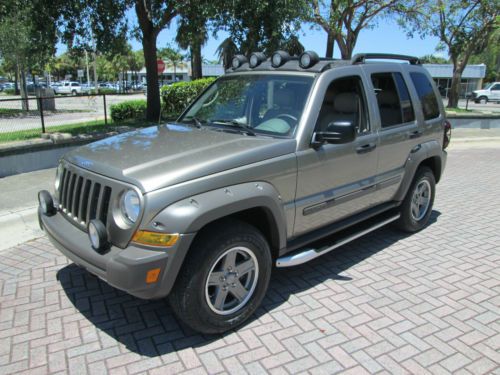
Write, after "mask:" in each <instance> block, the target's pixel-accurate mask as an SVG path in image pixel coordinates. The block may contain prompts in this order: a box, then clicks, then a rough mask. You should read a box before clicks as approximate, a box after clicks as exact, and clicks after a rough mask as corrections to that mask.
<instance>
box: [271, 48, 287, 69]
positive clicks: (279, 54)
mask: <svg viewBox="0 0 500 375" xmlns="http://www.w3.org/2000/svg"><path fill="white" fill-rule="evenodd" d="M288 60H290V55H289V54H288V52H285V51H276V52H274V53H273V56H272V57H271V65H272V66H273V68H279V67H280V66H281V65H283V64H284V63H286V62H287V61H288Z"/></svg>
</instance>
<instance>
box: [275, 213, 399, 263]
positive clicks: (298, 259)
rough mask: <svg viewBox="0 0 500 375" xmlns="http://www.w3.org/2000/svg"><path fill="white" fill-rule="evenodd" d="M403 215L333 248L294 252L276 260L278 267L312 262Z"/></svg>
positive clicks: (353, 236)
mask: <svg viewBox="0 0 500 375" xmlns="http://www.w3.org/2000/svg"><path fill="white" fill-rule="evenodd" d="M400 216H401V215H400V214H397V215H395V216H392V217H390V218H388V219H386V220H383V221H381V222H379V223H377V224H375V225H372V226H371V227H369V228H366V229H364V230H362V231H360V232H357V233H354V234H352V235H350V236H348V237H345V238H343V239H341V240H340V241H338V242H335V243H334V244H333V245H331V246H326V247H323V248H320V249H313V248H309V249H308V248H305V249H304V250H299V252H294V253H293V254H290V255H285V256H283V257H281V258H278V259H277V260H276V267H293V266H297V265H299V264H303V263H306V262H309V261H310V260H313V259H315V258H317V257H319V256H321V255H324V254H326V253H328V252H329V251H332V250H335V249H336V248H338V247H340V246H342V245H345V244H346V243H348V242H351V241H354V240H355V239H357V238H359V237H362V236H364V235H365V234H367V233H370V232H373V231H374V230H377V229H379V228H381V227H383V226H384V225H387V224H389V223H391V222H393V221H395V220H397V219H399V217H400Z"/></svg>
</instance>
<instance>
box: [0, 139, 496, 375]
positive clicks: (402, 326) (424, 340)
mask: <svg viewBox="0 0 500 375" xmlns="http://www.w3.org/2000/svg"><path fill="white" fill-rule="evenodd" d="M499 160H500V150H499V149H496V150H495V149H473V150H455V151H451V152H450V157H449V164H448V167H447V170H446V173H445V176H444V180H443V182H442V183H441V184H440V185H438V197H437V200H436V204H435V208H434V210H435V211H434V214H433V220H432V223H431V224H430V225H429V226H428V227H427V228H426V229H425V230H423V231H422V232H420V233H418V234H414V235H412V236H404V235H402V234H400V233H398V232H396V231H394V230H392V229H390V228H385V229H381V230H379V231H377V232H376V233H372V234H369V235H367V236H366V237H364V238H362V239H360V240H358V241H356V242H353V243H351V244H349V245H347V246H345V247H343V248H342V249H339V250H338V251H336V252H334V253H332V254H329V255H327V256H324V257H322V258H320V259H318V260H316V261H314V262H312V263H309V264H306V265H304V266H299V267H296V268H293V269H283V270H276V272H275V273H274V277H273V279H272V281H271V286H270V290H269V293H268V294H267V297H266V299H265V301H264V304H263V307H262V308H261V309H260V310H259V311H258V314H257V315H256V316H255V317H254V319H253V320H252V321H251V322H250V323H249V324H247V325H246V326H244V327H242V328H241V329H239V330H238V331H236V332H232V333H229V334H227V335H225V336H215V337H204V336H200V335H198V334H196V333H194V332H192V331H189V330H188V329H186V328H185V327H183V326H181V325H180V324H179V323H178V322H177V321H176V320H175V318H174V317H173V316H172V314H171V311H170V309H169V308H168V306H167V304H166V303H165V302H164V301H153V302H148V301H142V300H139V299H136V298H133V297H131V296H129V295H126V294H124V293H122V292H119V291H117V290H115V289H113V288H111V287H109V286H107V285H106V284H104V283H103V282H101V281H99V279H97V278H96V277H94V276H92V275H90V274H89V273H87V272H86V271H84V270H82V269H79V268H78V267H76V266H74V265H72V264H70V263H69V262H68V261H67V260H66V258H65V257H64V256H61V255H60V254H58V252H57V251H56V250H55V249H54V248H53V247H52V246H51V245H50V244H49V242H48V241H47V240H46V239H44V238H42V239H39V240H36V241H33V242H29V243H26V244H24V245H21V246H18V247H15V248H11V249H8V250H6V251H4V252H2V253H1V254H0V255H1V257H0V262H1V264H2V266H1V269H0V272H1V273H0V278H1V280H0V290H1V297H0V304H1V305H0V306H1V312H0V373H2V374H7V373H19V372H21V371H23V370H27V371H29V372H30V373H47V372H70V373H106V372H109V373H120V374H121V373H123V374H126V373H129V374H133V373H142V372H146V371H150V372H151V373H157V374H160V373H161V374H168V373H174V372H175V373H177V372H182V371H191V372H193V373H204V372H207V373H219V372H226V373H245V372H248V373H263V372H266V371H269V372H272V373H297V372H303V371H309V372H311V373H314V374H316V373H334V372H339V371H346V372H351V373H354V374H363V373H377V372H385V373H412V374H421V373H427V372H430V373H436V374H444V373H448V372H457V373H473V374H480V373H496V374H500V367H499V366H500V251H499V250H500V229H499V228H500V184H499V182H500V162H499Z"/></svg>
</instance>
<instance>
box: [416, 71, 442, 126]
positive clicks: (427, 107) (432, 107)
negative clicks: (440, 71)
mask: <svg viewBox="0 0 500 375" xmlns="http://www.w3.org/2000/svg"><path fill="white" fill-rule="evenodd" d="M410 76H411V80H412V81H413V84H414V85H415V89H416V90H417V93H418V97H419V98H420V103H421V104H422V111H423V112H424V118H425V119H426V120H430V119H433V118H436V117H439V105H438V101H437V98H436V95H435V94H434V90H433V89H432V85H431V83H430V82H429V79H428V78H427V76H426V75H425V74H423V73H410Z"/></svg>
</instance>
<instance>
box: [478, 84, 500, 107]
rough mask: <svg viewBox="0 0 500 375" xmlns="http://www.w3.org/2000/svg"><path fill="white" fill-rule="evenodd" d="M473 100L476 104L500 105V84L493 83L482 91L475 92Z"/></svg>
mask: <svg viewBox="0 0 500 375" xmlns="http://www.w3.org/2000/svg"><path fill="white" fill-rule="evenodd" d="M472 99H473V100H474V102H476V103H484V104H486V103H488V102H497V103H500V82H492V83H489V84H488V85H486V87H485V88H484V89H482V90H476V91H473V92H472Z"/></svg>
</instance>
